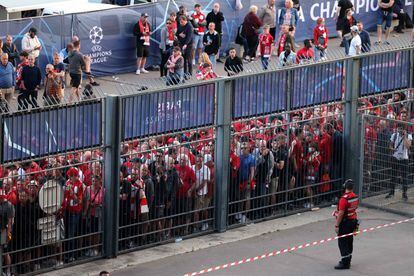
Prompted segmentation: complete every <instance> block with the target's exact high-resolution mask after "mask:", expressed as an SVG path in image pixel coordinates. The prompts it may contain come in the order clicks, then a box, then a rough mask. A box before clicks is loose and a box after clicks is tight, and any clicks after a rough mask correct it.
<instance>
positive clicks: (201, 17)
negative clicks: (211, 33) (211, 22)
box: [191, 12, 206, 35]
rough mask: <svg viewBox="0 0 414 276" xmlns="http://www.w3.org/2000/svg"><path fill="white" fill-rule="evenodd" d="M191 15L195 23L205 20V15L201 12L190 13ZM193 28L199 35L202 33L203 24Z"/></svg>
mask: <svg viewBox="0 0 414 276" xmlns="http://www.w3.org/2000/svg"><path fill="white" fill-rule="evenodd" d="M191 17H192V18H194V21H196V23H197V24H200V23H202V22H204V21H205V20H206V16H205V15H204V14H203V13H202V12H200V13H193V15H191ZM195 30H196V31H197V33H198V34H199V35H203V34H204V26H199V27H197V28H195Z"/></svg>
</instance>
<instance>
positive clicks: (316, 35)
mask: <svg viewBox="0 0 414 276" xmlns="http://www.w3.org/2000/svg"><path fill="white" fill-rule="evenodd" d="M313 44H314V45H315V59H316V61H318V60H325V59H326V48H328V28H326V27H325V19H324V18H318V20H316V27H315V28H314V29H313Z"/></svg>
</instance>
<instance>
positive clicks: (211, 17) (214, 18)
mask: <svg viewBox="0 0 414 276" xmlns="http://www.w3.org/2000/svg"><path fill="white" fill-rule="evenodd" d="M206 21H207V26H208V24H210V23H211V22H213V23H214V24H215V25H216V31H217V32H218V33H219V34H222V33H223V27H222V22H223V21H224V15H223V13H222V12H221V11H219V12H218V13H217V14H215V13H214V10H212V11H211V12H209V13H208V14H207V17H206Z"/></svg>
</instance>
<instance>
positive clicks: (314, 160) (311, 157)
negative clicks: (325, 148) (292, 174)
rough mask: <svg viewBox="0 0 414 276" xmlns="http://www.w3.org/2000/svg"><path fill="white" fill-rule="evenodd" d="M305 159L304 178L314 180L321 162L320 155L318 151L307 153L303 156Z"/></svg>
mask: <svg viewBox="0 0 414 276" xmlns="http://www.w3.org/2000/svg"><path fill="white" fill-rule="evenodd" d="M305 160H306V166H305V172H306V176H305V178H306V179H307V180H311V181H315V180H316V175H317V173H318V172H319V165H320V163H321V156H320V154H319V152H317V151H316V152H312V153H308V155H307V156H306V158H305Z"/></svg>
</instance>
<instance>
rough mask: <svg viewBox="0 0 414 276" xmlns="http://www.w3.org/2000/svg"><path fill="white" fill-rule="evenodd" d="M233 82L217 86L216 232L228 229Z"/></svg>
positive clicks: (225, 82) (223, 82)
mask: <svg viewBox="0 0 414 276" xmlns="http://www.w3.org/2000/svg"><path fill="white" fill-rule="evenodd" d="M232 95H233V82H232V81H225V80H221V81H219V82H217V84H216V100H217V108H216V145H215V147H216V148H215V153H216V157H215V159H216V162H217V163H216V166H215V170H216V183H217V185H216V190H215V194H216V200H215V204H216V208H215V210H216V220H215V222H216V230H217V231H218V232H224V231H226V229H227V208H228V196H227V193H228V187H229V176H230V161H229V160H230V140H231V139H230V126H231V121H232V114H233V107H232Z"/></svg>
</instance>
